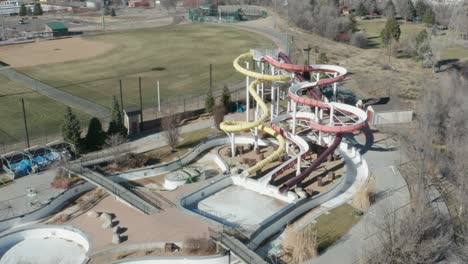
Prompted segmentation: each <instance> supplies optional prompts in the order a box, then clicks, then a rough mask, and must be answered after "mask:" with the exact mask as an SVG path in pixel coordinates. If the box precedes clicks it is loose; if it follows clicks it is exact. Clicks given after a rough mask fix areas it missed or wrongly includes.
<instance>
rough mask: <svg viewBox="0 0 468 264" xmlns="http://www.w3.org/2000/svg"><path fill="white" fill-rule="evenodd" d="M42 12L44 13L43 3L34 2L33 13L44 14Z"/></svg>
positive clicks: (36, 14)
mask: <svg viewBox="0 0 468 264" xmlns="http://www.w3.org/2000/svg"><path fill="white" fill-rule="evenodd" d="M42 14H43V11H42V6H41V3H35V4H34V10H33V15H35V16H42Z"/></svg>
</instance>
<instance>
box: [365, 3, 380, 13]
mask: <svg viewBox="0 0 468 264" xmlns="http://www.w3.org/2000/svg"><path fill="white" fill-rule="evenodd" d="M367 12H369V14H371V15H374V14H379V8H378V6H377V1H376V0H369V1H368V3H367Z"/></svg>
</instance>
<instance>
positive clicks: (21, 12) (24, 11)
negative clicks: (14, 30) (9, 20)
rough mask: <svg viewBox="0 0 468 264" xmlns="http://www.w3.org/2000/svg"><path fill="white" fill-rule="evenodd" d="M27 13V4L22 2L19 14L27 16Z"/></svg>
mask: <svg viewBox="0 0 468 264" xmlns="http://www.w3.org/2000/svg"><path fill="white" fill-rule="evenodd" d="M27 14H28V10H27V9H26V6H25V5H24V4H22V5H21V7H20V10H19V15H20V16H26V15H27Z"/></svg>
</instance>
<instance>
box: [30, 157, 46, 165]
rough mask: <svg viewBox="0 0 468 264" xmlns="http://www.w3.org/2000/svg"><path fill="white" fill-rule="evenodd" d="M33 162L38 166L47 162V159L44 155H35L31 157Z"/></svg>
mask: <svg viewBox="0 0 468 264" xmlns="http://www.w3.org/2000/svg"><path fill="white" fill-rule="evenodd" d="M32 160H33V163H35V164H37V165H39V166H46V165H48V164H49V160H48V159H46V158H45V157H44V156H35V157H34V158H32Z"/></svg>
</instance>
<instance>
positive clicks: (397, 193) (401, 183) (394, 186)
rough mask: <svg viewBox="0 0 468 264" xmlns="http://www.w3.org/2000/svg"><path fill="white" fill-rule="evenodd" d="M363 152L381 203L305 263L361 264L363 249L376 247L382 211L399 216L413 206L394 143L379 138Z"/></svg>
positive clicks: (361, 136)
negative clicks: (403, 210) (330, 245)
mask: <svg viewBox="0 0 468 264" xmlns="http://www.w3.org/2000/svg"><path fill="white" fill-rule="evenodd" d="M381 136H382V135H379V137H381ZM356 140H357V141H358V142H360V143H364V142H365V139H364V137H363V135H359V136H358V137H356ZM362 146H364V144H362ZM364 148H367V147H364ZM363 151H365V154H364V158H365V159H366V161H367V163H368V165H369V169H370V171H371V173H372V174H373V175H374V176H375V180H376V193H377V202H376V203H375V204H374V205H373V206H372V207H371V208H370V209H369V211H368V212H367V213H366V215H365V216H364V218H363V219H362V220H361V221H360V222H359V223H358V224H356V225H355V226H353V228H352V229H351V230H350V231H349V232H348V234H346V235H345V236H344V237H343V238H341V240H340V241H338V242H337V243H336V244H335V245H333V246H332V247H330V248H329V249H328V250H327V251H326V252H325V253H323V254H322V255H320V256H319V257H318V258H315V259H312V260H309V261H307V262H305V263H310V264H326V263H327V264H328V263H343V264H346V263H353V264H354V263H359V258H360V257H361V256H362V254H363V252H362V249H370V248H372V246H374V245H375V244H376V243H375V242H374V241H375V240H374V239H376V234H377V231H378V229H377V228H376V227H375V225H374V223H375V222H376V220H377V219H378V218H379V214H381V213H382V208H385V209H389V210H395V211H396V212H398V211H399V210H401V209H402V208H405V207H407V206H408V205H409V200H410V194H409V191H408V188H407V185H406V182H405V180H404V179H403V177H402V176H401V174H400V172H399V171H398V170H397V169H396V167H395V166H394V165H395V164H396V163H397V162H398V159H399V157H400V156H399V153H398V150H395V149H394V146H393V145H392V143H391V142H390V140H385V139H384V138H382V137H381V138H380V139H378V138H377V139H376V142H374V144H373V145H372V147H371V148H369V149H363Z"/></svg>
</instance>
